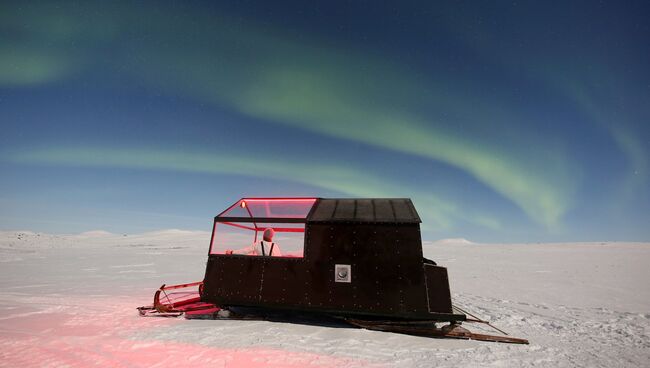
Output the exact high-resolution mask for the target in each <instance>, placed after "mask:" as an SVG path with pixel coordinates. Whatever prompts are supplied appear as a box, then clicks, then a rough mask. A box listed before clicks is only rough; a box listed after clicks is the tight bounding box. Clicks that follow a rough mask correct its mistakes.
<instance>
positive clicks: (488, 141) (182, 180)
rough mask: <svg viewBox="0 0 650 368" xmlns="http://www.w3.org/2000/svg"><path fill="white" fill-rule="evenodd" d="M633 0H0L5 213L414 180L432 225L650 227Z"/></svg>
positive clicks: (164, 209)
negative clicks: (28, 0)
mask: <svg viewBox="0 0 650 368" xmlns="http://www.w3.org/2000/svg"><path fill="white" fill-rule="evenodd" d="M648 16H650V7H649V6H648V5H647V4H646V3H644V2H625V3H624V4H621V3H619V2H615V1H610V2H608V1H604V2H599V3H595V2H592V1H582V2H581V1H575V2H570V3H566V2H550V3H549V2H545V3H543V4H542V3H538V2H517V3H512V2H489V3H484V4H478V5H477V4H476V2H463V1H460V2H449V3H446V4H426V3H422V2H400V4H396V3H393V2H385V3H384V2H377V1H357V2H337V1H327V2H308V3H305V2H298V1H279V2H264V1H247V2H225V3H223V2H184V3H181V4H179V3H175V2H145V3H138V4H131V3H126V2H110V3H106V2H82V3H68V2H60V3H59V2H57V3H51V2H43V3H40V2H39V3H32V4H19V3H14V4H12V3H3V4H2V5H0V24H2V25H3V26H2V27H1V28H0V124H1V127H2V134H1V135H0V173H1V175H0V228H3V229H27V230H36V231H48V232H54V233H66V232H80V231H86V230H92V229H105V230H109V231H113V232H118V233H129V232H139V231H147V230H154V229H161V228H184V229H203V230H207V229H209V227H210V221H211V218H212V216H214V215H215V214H216V213H218V212H220V211H221V210H222V209H224V208H225V207H226V206H227V205H228V204H230V203H232V202H234V201H235V200H237V199H238V198H240V197H243V196H256V195H259V196H288V195H289V196H320V197H410V198H412V199H413V200H414V203H415V205H416V208H417V209H418V211H419V212H420V215H421V217H422V219H423V221H424V223H423V231H424V237H425V238H428V239H436V238H446V237H465V238H469V239H472V240H476V241H505V242H511V241H512V242H514V241H529V242H535V241H594V240H645V241H647V240H649V239H650V231H649V230H648V227H647V224H648V223H650V186H649V185H648V179H649V178H650V177H649V172H648V170H649V168H650V160H649V157H650V155H649V153H648V150H649V149H650V124H648V120H649V118H650V69H649V68H648V67H647V65H650V50H649V47H648V36H647V35H648V34H650V29H648V28H649V25H648V23H647V21H646V20H647V19H648Z"/></svg>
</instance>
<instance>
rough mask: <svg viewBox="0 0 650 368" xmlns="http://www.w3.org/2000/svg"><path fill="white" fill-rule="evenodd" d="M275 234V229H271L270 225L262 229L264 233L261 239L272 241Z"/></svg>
mask: <svg viewBox="0 0 650 368" xmlns="http://www.w3.org/2000/svg"><path fill="white" fill-rule="evenodd" d="M274 235H275V231H274V230H273V229H271V228H270V227H269V228H267V229H266V230H264V235H263V236H262V239H264V241H269V242H270V241H273V236H274Z"/></svg>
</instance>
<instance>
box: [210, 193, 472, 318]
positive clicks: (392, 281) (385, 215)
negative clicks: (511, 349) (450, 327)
mask: <svg viewBox="0 0 650 368" xmlns="http://www.w3.org/2000/svg"><path fill="white" fill-rule="evenodd" d="M420 223H421V221H420V217H419V216H418V213H417V211H416V210H415V207H414V206H413V203H412V202H411V200H410V199H405V198H399V199H349V198H345V199H328V198H242V199H240V200H239V201H237V202H236V203H235V204H233V205H232V206H231V207H229V208H228V209H227V210H226V211H224V212H222V213H221V214H219V215H218V216H216V217H215V218H214V226H213V231H212V239H211V242H210V252H209V256H208V263H207V267H206V271H205V277H204V280H203V283H204V285H203V292H202V300H203V301H206V302H209V303H214V304H216V305H219V306H247V307H263V308H274V309H287V310H300V311H309V312H323V313H330V314H337V315H351V316H352V315H356V316H373V317H389V318H399V319H417V320H437V321H459V320H464V319H465V315H464V314H454V313H453V311H452V306H451V296H450V292H449V281H448V278H447V270H446V268H444V267H440V266H437V265H436V264H435V263H434V262H432V261H429V260H426V259H424V258H423V256H422V242H421V238H420ZM267 228H272V229H273V230H274V231H275V232H276V234H277V235H276V237H275V240H276V242H275V243H277V245H278V246H279V247H280V248H281V249H282V255H281V256H269V255H268V254H264V255H248V254H226V250H228V249H237V248H242V247H245V246H246V245H248V244H251V243H256V242H260V241H261V233H262V232H263V231H264V230H265V229H267Z"/></svg>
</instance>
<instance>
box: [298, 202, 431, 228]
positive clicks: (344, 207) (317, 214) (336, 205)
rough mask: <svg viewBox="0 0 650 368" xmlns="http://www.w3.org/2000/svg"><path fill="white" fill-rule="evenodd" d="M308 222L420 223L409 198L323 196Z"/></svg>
mask: <svg viewBox="0 0 650 368" xmlns="http://www.w3.org/2000/svg"><path fill="white" fill-rule="evenodd" d="M307 221H308V222H383V223H391V222H392V223H420V222H422V221H420V216H418V213H417V211H416V210H415V207H414V206H413V203H412V202H411V200H410V199H409V198H374V199H373V198H369V199H352V198H321V199H319V200H318V202H317V203H316V205H315V207H314V208H313V209H312V211H311V213H310V214H309V216H308V217H307Z"/></svg>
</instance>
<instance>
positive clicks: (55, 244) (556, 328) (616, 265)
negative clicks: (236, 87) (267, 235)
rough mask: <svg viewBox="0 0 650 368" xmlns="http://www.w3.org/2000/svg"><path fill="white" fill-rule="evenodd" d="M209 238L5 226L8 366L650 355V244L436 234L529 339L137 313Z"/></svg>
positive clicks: (457, 361) (631, 359) (197, 261)
mask: <svg viewBox="0 0 650 368" xmlns="http://www.w3.org/2000/svg"><path fill="white" fill-rule="evenodd" d="M208 242H209V233H206V232H187V231H181V230H167V231H160V232H155V233H146V234H139V235H115V234H109V233H105V232H101V231H96V232H89V233H84V234H78V235H48V234H37V233H31V232H7V231H5V232H0V347H1V348H0V366H3V367H5V366H6V367H30V366H39V367H50V366H52V367H59V366H66V367H87V366H102V367H104V366H113V367H149V366H157V367H172V366H173V367H201V366H210V367H343V366H345V367H386V366H388V367H392V366H395V367H398V366H399V367H434V366H435V367H476V366H503V367H529V366H542V367H575V366H584V367H612V366H618V367H622V366H626V367H647V366H650V287H649V286H648V280H650V267H649V265H650V243H567V244H508V245H503V244H474V243H471V242H469V241H466V240H464V239H450V240H445V241H437V242H425V244H424V253H425V256H427V257H428V258H431V259H434V260H436V261H437V262H438V263H439V264H440V265H443V266H446V267H448V271H449V277H450V282H451V287H452V293H453V297H454V301H455V303H457V304H459V305H461V306H463V307H464V308H465V309H467V310H470V311H472V312H475V314H478V315H479V316H481V317H483V318H486V319H488V320H490V321H491V322H493V323H494V324H495V325H496V326H498V327H501V328H502V329H505V330H506V331H508V332H510V333H511V334H512V335H514V336H517V337H525V338H528V339H529V340H530V341H531V344H530V345H527V346H524V345H509V344H498V343H488V342H476V341H462V340H439V339H427V338H420V337H413V336H405V335H397V334H390V333H382V332H375V331H367V330H360V329H346V328H328V327H316V326H305V325H292V324H285V323H272V322H260V321H205V320H185V319H164V318H141V317H138V316H137V313H136V310H135V307H136V306H139V305H143V304H148V303H150V299H151V297H152V295H153V291H154V290H155V289H156V288H157V287H158V286H160V285H161V284H163V283H180V282H189V281H196V280H200V279H202V277H203V271H204V267H205V260H206V253H207V244H208ZM470 327H471V329H473V330H476V331H481V329H480V328H479V327H480V326H474V325H471V326H470Z"/></svg>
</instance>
